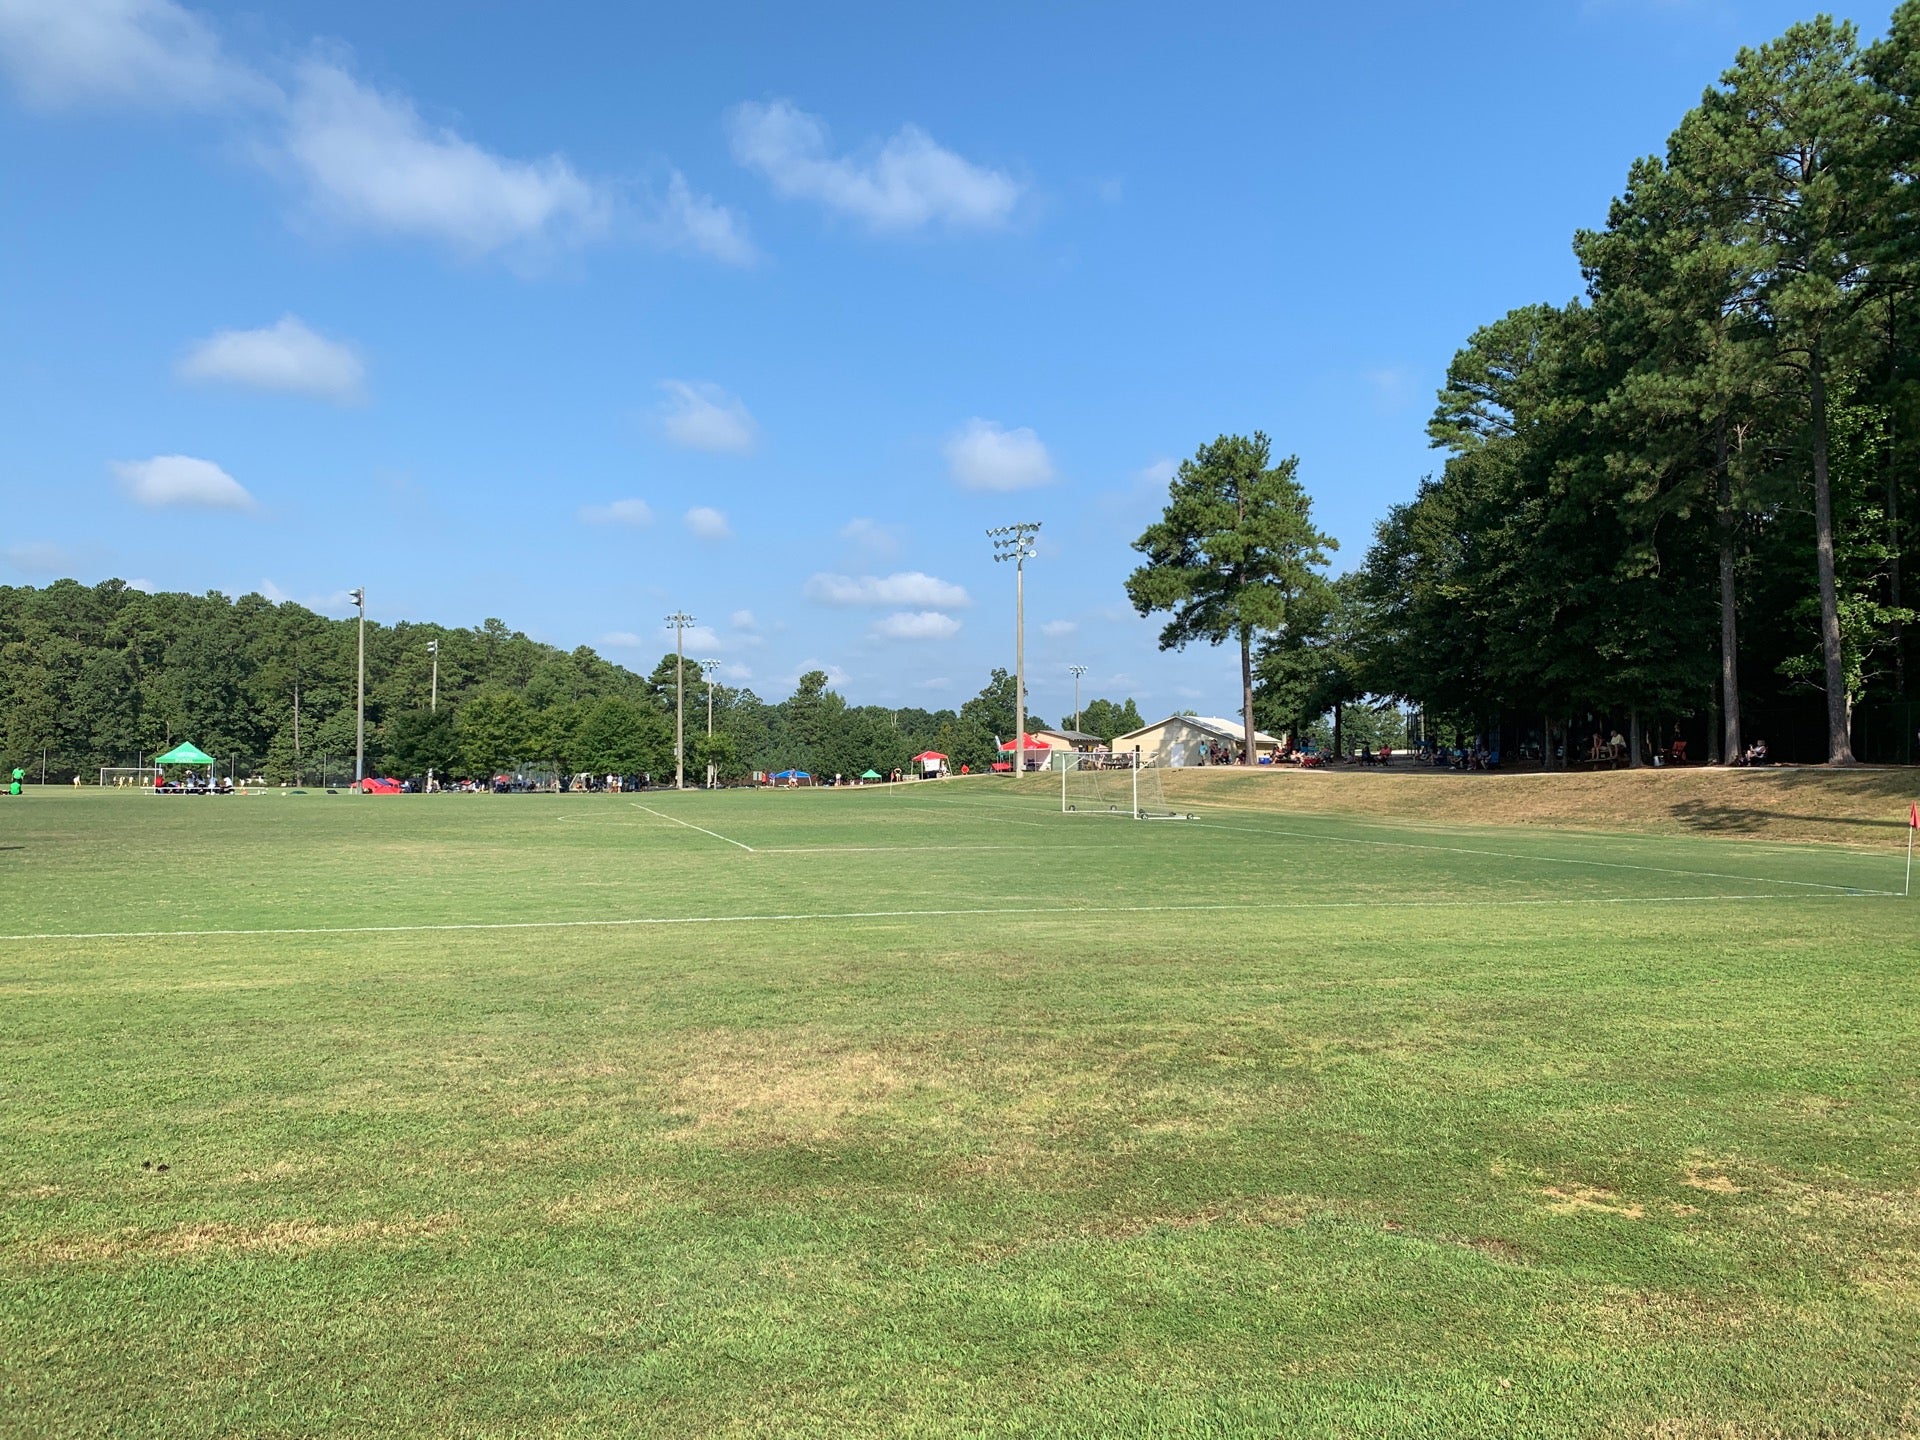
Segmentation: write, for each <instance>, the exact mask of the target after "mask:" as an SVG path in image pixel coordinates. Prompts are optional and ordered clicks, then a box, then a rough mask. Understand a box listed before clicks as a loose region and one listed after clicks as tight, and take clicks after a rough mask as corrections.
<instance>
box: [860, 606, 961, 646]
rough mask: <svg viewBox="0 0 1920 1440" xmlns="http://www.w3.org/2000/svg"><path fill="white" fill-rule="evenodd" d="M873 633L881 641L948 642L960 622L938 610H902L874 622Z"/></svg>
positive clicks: (956, 631)
mask: <svg viewBox="0 0 1920 1440" xmlns="http://www.w3.org/2000/svg"><path fill="white" fill-rule="evenodd" d="M873 633H874V634H875V635H878V636H879V637H880V638H881V639H883V640H950V639H952V638H953V637H954V636H955V635H958V634H959V633H960V622H959V621H958V620H956V619H954V617H953V616H951V615H947V614H943V613H942V612H940V611H938V610H902V611H899V612H897V613H895V614H892V615H889V616H887V617H886V618H885V619H883V620H876V621H875V622H874V625H873Z"/></svg>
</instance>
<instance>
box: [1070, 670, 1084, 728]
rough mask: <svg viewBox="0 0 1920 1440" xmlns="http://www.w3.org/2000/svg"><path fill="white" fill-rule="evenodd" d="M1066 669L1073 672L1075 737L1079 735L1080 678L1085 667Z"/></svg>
mask: <svg viewBox="0 0 1920 1440" xmlns="http://www.w3.org/2000/svg"><path fill="white" fill-rule="evenodd" d="M1067 669H1068V670H1070V671H1072V672H1073V731H1074V733H1075V734H1076V735H1077V734H1079V733H1080V677H1081V676H1082V675H1084V674H1086V673H1087V667H1086V666H1084V665H1069V666H1067Z"/></svg>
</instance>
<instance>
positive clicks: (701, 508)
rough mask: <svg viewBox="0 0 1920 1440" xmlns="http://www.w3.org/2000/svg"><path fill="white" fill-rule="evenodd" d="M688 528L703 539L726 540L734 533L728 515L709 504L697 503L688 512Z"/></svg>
mask: <svg viewBox="0 0 1920 1440" xmlns="http://www.w3.org/2000/svg"><path fill="white" fill-rule="evenodd" d="M686 521H687V529H689V530H691V531H692V532H693V533H694V534H695V535H697V536H699V538H700V539H702V540H726V539H730V538H731V537H732V535H733V527H732V526H731V525H729V524H727V517H726V516H725V515H723V514H721V513H720V512H719V511H718V510H715V509H713V508H712V507H711V506H708V505H696V506H694V507H693V509H691V510H689V511H687V514H686Z"/></svg>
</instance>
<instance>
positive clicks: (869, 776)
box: [860, 770, 880, 780]
mask: <svg viewBox="0 0 1920 1440" xmlns="http://www.w3.org/2000/svg"><path fill="white" fill-rule="evenodd" d="M860 778H861V779H862V780H878V779H879V778H880V772H879V771H878V770H869V771H867V772H866V773H865V774H863V775H862V776H861V777H860Z"/></svg>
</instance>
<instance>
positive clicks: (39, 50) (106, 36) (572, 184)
mask: <svg viewBox="0 0 1920 1440" xmlns="http://www.w3.org/2000/svg"><path fill="white" fill-rule="evenodd" d="M0 68H4V69H5V70H7V71H9V72H10V73H11V75H12V78H13V80H14V82H15V84H16V86H17V87H18V88H19V90H20V91H21V93H22V94H23V95H24V96H25V97H26V98H27V99H28V100H29V101H30V102H32V103H35V104H38V105H42V106H46V107H57V106H82V105H96V106H97V105H120V106H141V107H146V108H152V109H174V110H182V109H184V110H199V111H219V112H223V113H224V114H225V115H226V117H227V118H228V119H229V120H230V121H231V122H232V123H234V124H235V125H236V126H238V127H239V134H238V139H239V141H240V144H239V146H238V148H239V149H240V150H241V151H243V152H245V153H249V154H251V155H252V156H253V157H254V158H255V159H256V160H257V161H258V162H259V163H261V164H262V165H264V166H265V167H266V168H268V169H269V170H271V171H273V172H274V173H276V174H279V175H281V176H283V177H284V178H286V179H287V180H288V181H289V182H291V184H292V185H293V186H294V188H295V189H296V190H297V191H298V192H299V194H300V196H301V199H302V203H303V206H304V208H305V209H306V211H307V212H308V213H309V214H310V215H311V216H313V217H314V218H315V219H316V220H319V221H321V222H323V223H325V224H328V225H332V226H334V227H336V228H338V229H341V230H347V231H363V232H371V233H376V234H385V235H397V236H406V237H412V238H416V239H425V240H429V241H432V242H436V243H439V244H444V245H447V246H449V247H450V248H452V249H454V250H455V251H457V252H459V253H461V254H463V255H467V256H473V257H477V256H485V255H495V254H504V255H509V256H516V257H526V256H538V255H540V254H542V253H544V252H547V251H552V250H555V249H560V248H565V247H570V246H575V245H579V244H582V243H585V242H588V241H594V240H604V239H609V238H616V237H626V238H635V239H641V240H645V241H647V242H649V243H652V244H655V245H658V246H661V247H663V248H669V249H676V250H687V251H693V252H697V253H700V254H704V255H708V256H711V257H712V258H714V259H717V260H721V261H724V262H727V263H731V264H745V263H749V262H751V260H752V259H753V247H752V245H751V243H750V242H749V241H748V240H747V238H746V234H745V230H744V228H743V227H742V225H741V223H740V222H739V220H738V219H737V218H736V217H735V216H734V215H733V213H732V212H731V211H729V210H728V209H727V208H726V207H725V206H724V205H721V204H720V203H718V202H717V201H715V200H713V199H712V198H710V197H709V196H706V195H702V194H700V193H699V192H697V191H695V190H694V189H693V187H692V186H691V185H689V184H688V182H687V180H686V177H685V176H684V175H682V174H681V173H680V172H679V171H678V170H670V171H669V172H668V179H667V184H666V187H665V192H664V194H657V193H649V192H648V191H646V190H645V189H644V188H643V187H620V186H616V185H614V184H612V183H610V182H607V181H604V180H597V179H592V178H589V177H587V176H584V175H582V174H580V173H579V172H578V171H577V170H576V169H575V168H574V167H573V165H572V163H571V162H569V161H568V160H567V159H566V158H565V157H564V156H562V155H558V154H554V155H547V156H544V157H539V158H534V159H516V158H513V157H510V156H507V155H502V154H499V153H497V152H495V151H493V150H490V149H488V148H487V147H486V146H484V145H482V144H480V143H479V142H477V141H475V140H472V139H469V138H467V137H466V136H464V135H462V134H460V133H459V132H458V131H457V130H456V129H454V128H453V127H452V126H451V125H448V124H444V123H440V122H437V121H432V120H429V119H427V118H426V117H424V116H423V115H422V114H421V113H420V110H419V108H418V107H417V106H416V104H415V103H414V101H413V100H412V99H411V98H410V97H409V96H407V95H404V94H401V93H398V92H395V91H391V90H383V89H379V88H377V87H375V86H373V85H370V84H368V83H366V82H365V81H363V80H360V79H358V78H357V77H355V76H354V75H353V74H352V73H350V71H349V70H348V69H347V68H346V65H345V64H344V63H342V62H341V61H340V60H339V59H338V58H337V51H336V52H329V53H328V54H327V55H325V56H322V57H315V58H310V59H308V60H306V61H304V62H302V63H300V64H297V65H295V66H293V67H292V68H291V71H290V73H289V74H288V77H287V81H286V83H285V84H281V83H279V82H277V81H276V80H274V79H271V78H269V77H268V75H267V74H266V73H264V72H263V71H262V70H261V69H259V68H257V67H255V66H252V65H249V64H247V63H245V62H244V61H242V60H239V59H237V58H235V57H234V56H232V55H229V54H228V53H227V52H226V50H225V49H224V48H223V47H222V45H221V42H220V39H219V36H218V35H217V34H216V33H215V31H214V29H213V27H212V26H211V25H209V24H208V23H207V22H206V21H205V20H203V19H202V18H201V17H200V16H199V15H198V14H196V13H195V12H193V11H191V10H188V9H186V8H185V7H183V6H181V5H178V4H175V3H173V0H0Z"/></svg>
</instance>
